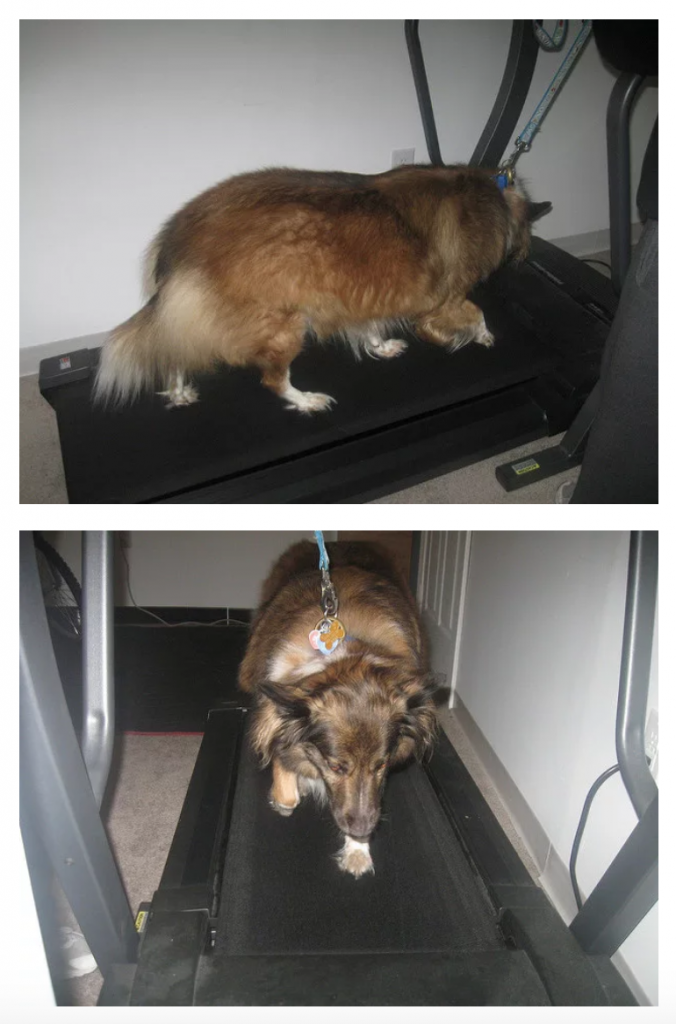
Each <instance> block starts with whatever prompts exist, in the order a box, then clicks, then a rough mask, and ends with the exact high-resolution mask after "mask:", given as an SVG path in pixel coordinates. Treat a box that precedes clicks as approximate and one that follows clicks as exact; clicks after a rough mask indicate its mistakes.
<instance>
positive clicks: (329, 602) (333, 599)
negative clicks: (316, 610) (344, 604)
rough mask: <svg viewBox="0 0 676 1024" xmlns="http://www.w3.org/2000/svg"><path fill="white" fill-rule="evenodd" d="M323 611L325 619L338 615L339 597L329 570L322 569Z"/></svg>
mask: <svg viewBox="0 0 676 1024" xmlns="http://www.w3.org/2000/svg"><path fill="white" fill-rule="evenodd" d="M321 573H322V611H323V612H324V618H327V619H330V618H333V617H334V616H335V615H336V614H337V613H338V596H337V594H336V590H335V587H334V586H333V583H332V582H331V577H330V576H329V570H328V569H322V570H321Z"/></svg>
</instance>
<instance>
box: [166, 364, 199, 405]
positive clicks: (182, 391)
mask: <svg viewBox="0 0 676 1024" xmlns="http://www.w3.org/2000/svg"><path fill="white" fill-rule="evenodd" d="M157 393H158V395H163V396H164V397H166V398H167V399H168V401H167V404H166V407H165V408H167V409H172V408H175V407H177V406H179V405H192V403H193V402H198V401H199V393H198V391H197V388H196V387H194V385H193V384H189V383H188V382H187V381H186V380H185V378H184V376H183V374H182V373H179V372H178V370H177V371H176V372H175V373H172V374H171V376H170V377H169V379H168V381H167V389H166V391H158V392H157Z"/></svg>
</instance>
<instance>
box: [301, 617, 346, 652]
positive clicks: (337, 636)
mask: <svg viewBox="0 0 676 1024" xmlns="http://www.w3.org/2000/svg"><path fill="white" fill-rule="evenodd" d="M308 639H309V641H310V645H311V646H312V647H314V649H315V650H316V651H321V652H322V654H331V653H332V652H333V651H335V649H336V647H337V646H338V644H339V643H340V642H341V640H344V639H345V627H344V626H343V624H342V622H341V621H340V619H334V618H326V619H321V620H320V621H319V622H318V623H317V625H316V626H315V628H314V629H313V630H312V632H311V633H310V635H309V637H308Z"/></svg>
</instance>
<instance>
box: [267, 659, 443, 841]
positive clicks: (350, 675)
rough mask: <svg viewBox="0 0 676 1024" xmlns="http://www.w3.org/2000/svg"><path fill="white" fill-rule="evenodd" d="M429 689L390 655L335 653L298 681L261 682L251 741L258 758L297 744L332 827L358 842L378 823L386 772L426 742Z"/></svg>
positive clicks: (432, 685) (430, 732) (431, 717)
mask: <svg viewBox="0 0 676 1024" xmlns="http://www.w3.org/2000/svg"><path fill="white" fill-rule="evenodd" d="M436 688H437V684H436V681H435V680H434V679H431V678H429V677H428V676H426V675H424V674H419V673H417V672H416V670H415V669H412V668H410V667H407V666H406V665H402V664H401V663H400V662H397V661H395V660H393V659H388V658H379V657H369V656H364V655H359V656H355V657H347V658H342V659H341V660H339V661H335V662H333V663H330V664H328V665H327V667H326V668H325V669H324V670H323V671H321V672H318V673H315V674H313V675H311V676H308V677H306V678H303V679H301V680H297V681H293V682H289V681H282V682H275V683H265V684H263V686H262V687H261V688H260V691H259V693H260V705H259V707H260V710H259V716H258V722H257V725H256V727H255V734H254V745H255V746H256V748H257V749H258V751H259V753H260V754H261V756H262V758H263V761H264V763H265V762H266V761H269V760H271V759H272V758H273V757H275V756H277V755H280V754H281V755H283V754H284V752H285V751H287V752H288V751H291V750H292V749H294V750H296V751H298V748H300V750H301V751H302V754H303V755H304V758H305V759H307V761H309V762H310V764H311V765H312V766H313V767H314V768H315V770H316V772H317V773H318V776H319V778H320V779H321V780H322V782H323V784H324V787H325V790H326V795H327V798H328V801H329V805H330V807H331V811H332V813H333V817H334V819H335V821H336V824H337V825H338V827H339V828H340V829H341V831H342V832H344V833H345V834H346V835H350V836H352V837H353V838H355V839H359V840H364V839H365V838H366V837H368V836H369V835H370V834H371V832H373V830H374V828H375V827H376V825H377V824H378V820H379V818H380V803H381V797H382V793H383V788H384V786H385V779H386V777H387V772H388V770H389V769H390V768H391V767H392V766H393V765H395V764H398V763H401V762H403V761H405V760H407V759H408V758H410V757H414V756H415V757H418V758H420V757H422V755H423V754H424V753H425V751H426V750H427V749H428V748H429V747H430V746H431V744H432V742H433V738H434V730H435V724H436V716H435V713H434V702H433V700H432V693H433V691H434V690H435V689H436Z"/></svg>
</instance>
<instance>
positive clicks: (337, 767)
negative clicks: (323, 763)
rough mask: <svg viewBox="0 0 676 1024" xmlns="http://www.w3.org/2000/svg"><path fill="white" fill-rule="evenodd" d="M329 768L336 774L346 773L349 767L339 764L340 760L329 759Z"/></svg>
mask: <svg viewBox="0 0 676 1024" xmlns="http://www.w3.org/2000/svg"><path fill="white" fill-rule="evenodd" d="M329 768H330V769H331V771H332V772H335V773H336V775H345V773H346V771H347V768H346V766H345V765H344V764H339V763H338V761H329Z"/></svg>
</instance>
